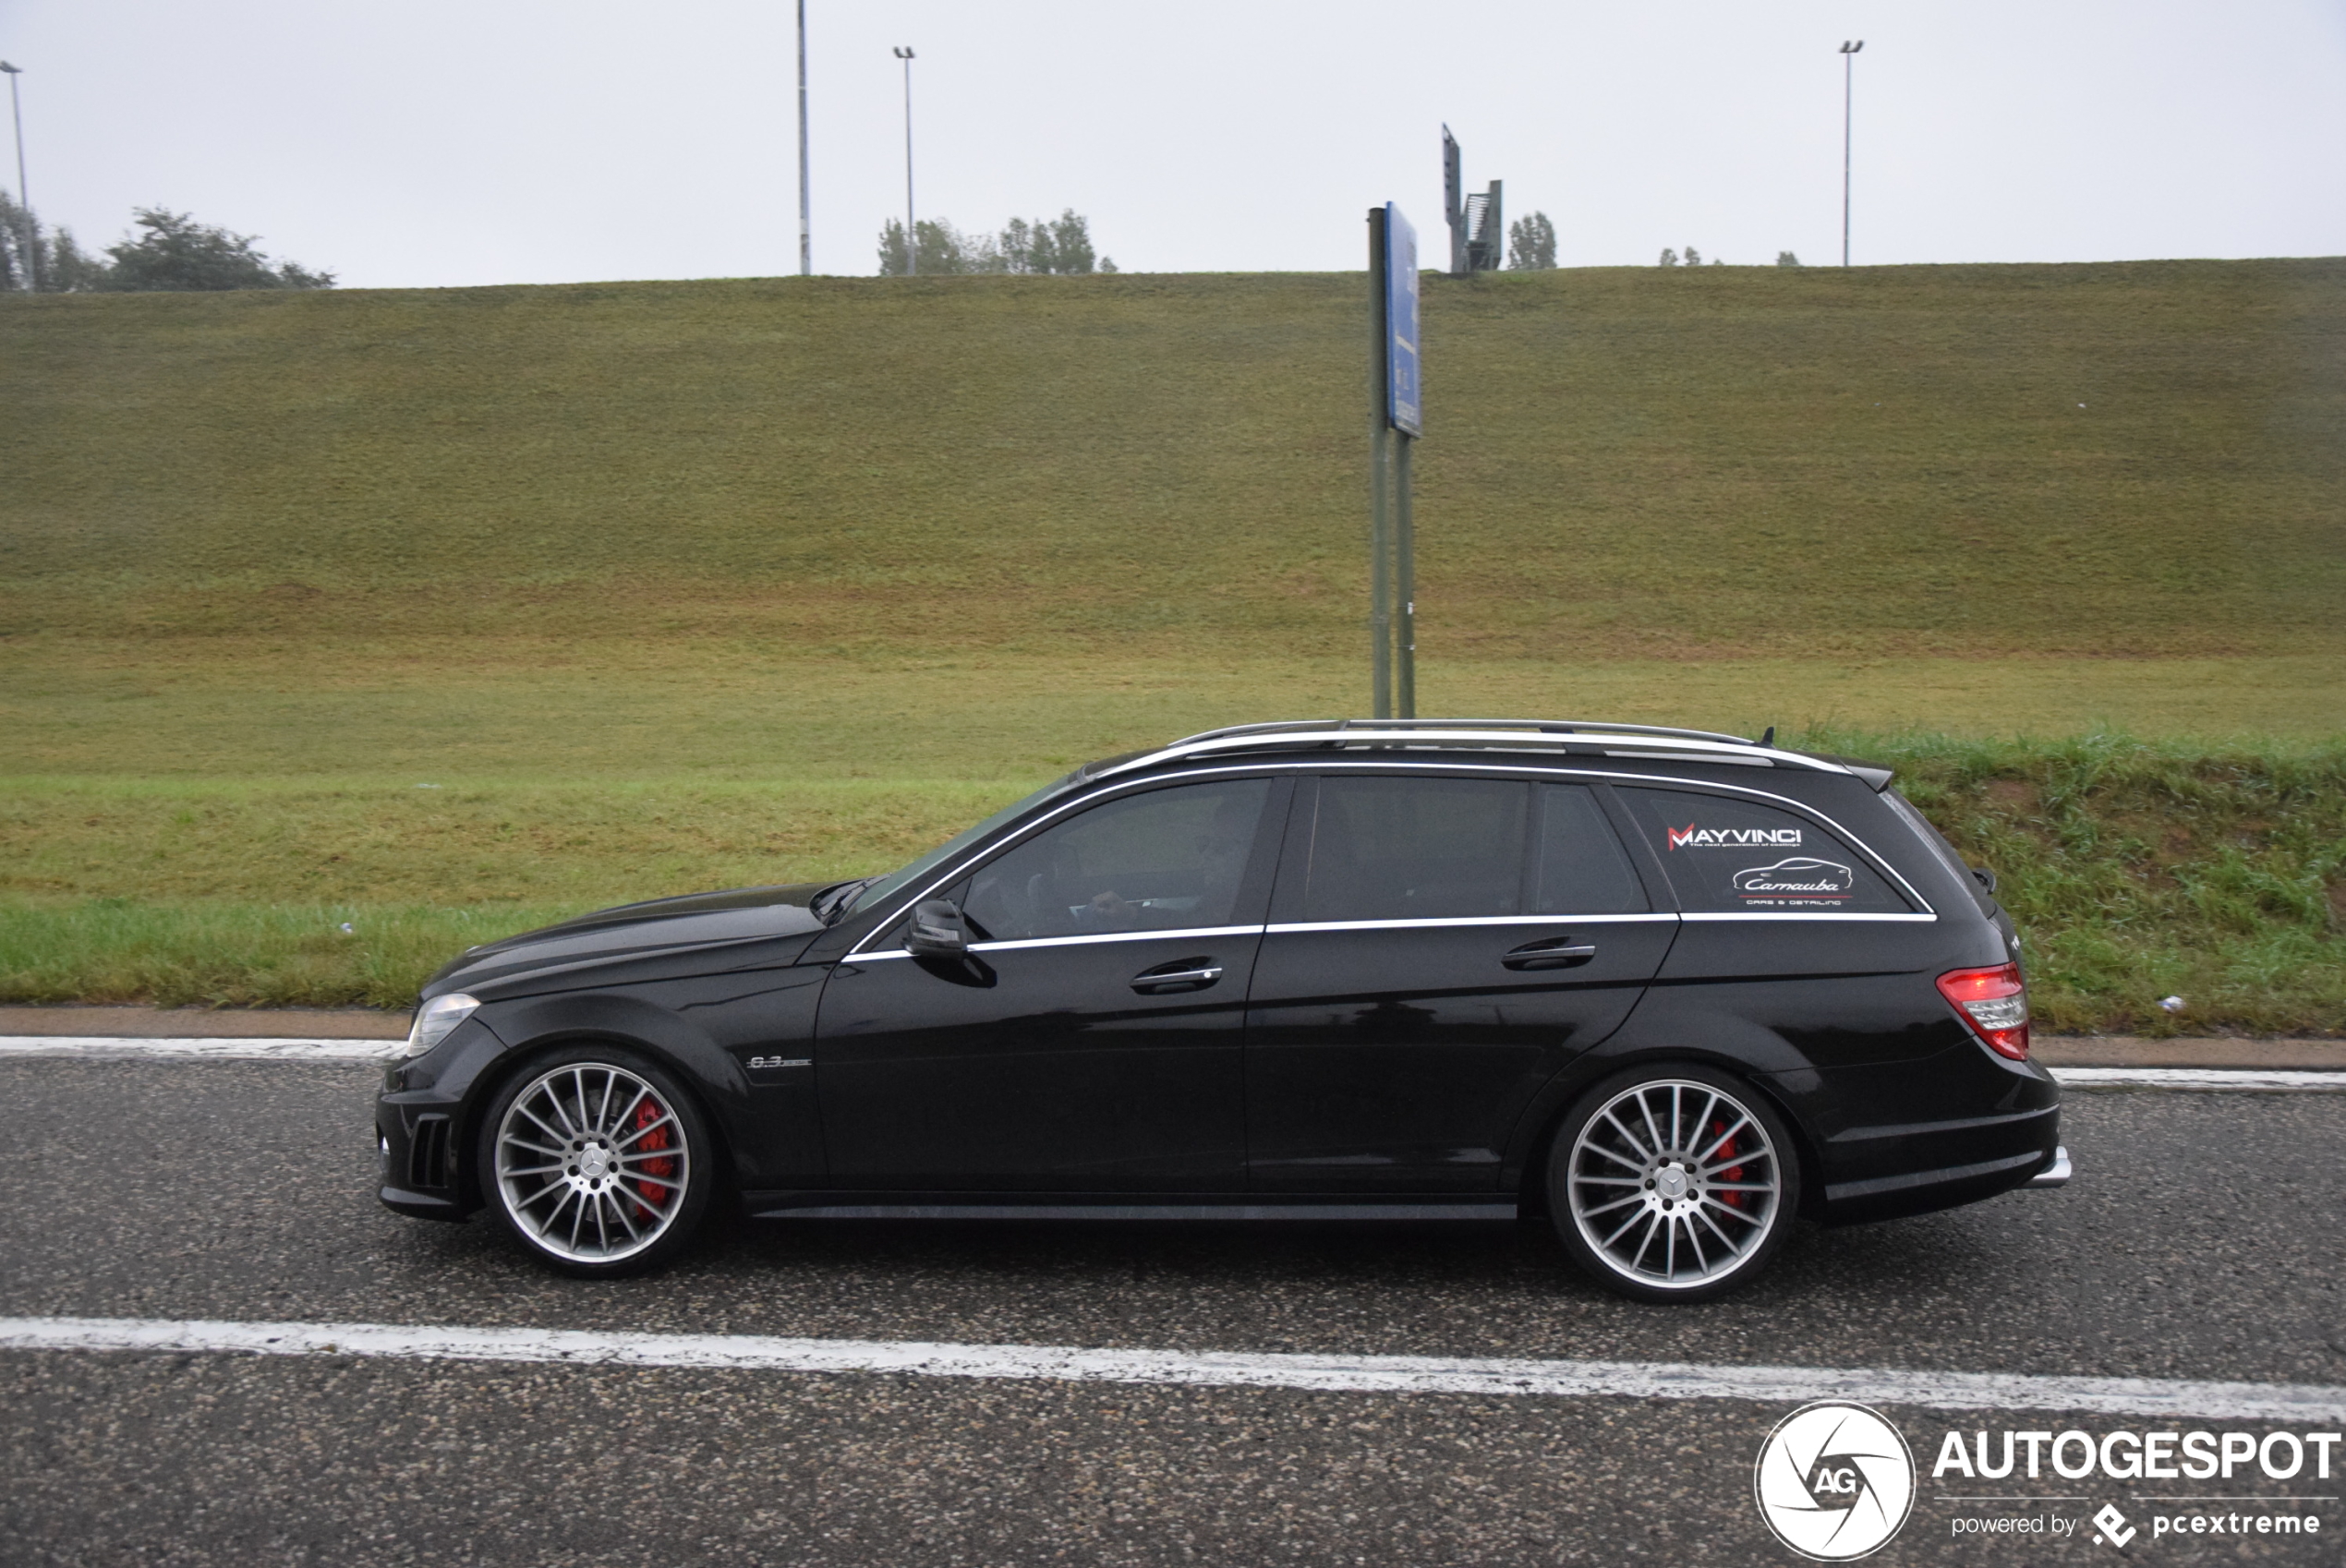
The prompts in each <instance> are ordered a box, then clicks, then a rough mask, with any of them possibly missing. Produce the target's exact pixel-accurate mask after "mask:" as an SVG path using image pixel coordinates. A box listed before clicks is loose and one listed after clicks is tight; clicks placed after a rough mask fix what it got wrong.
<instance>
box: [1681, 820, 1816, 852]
mask: <svg viewBox="0 0 2346 1568" xmlns="http://www.w3.org/2000/svg"><path fill="white" fill-rule="evenodd" d="M1799 847H1800V829H1798V828H1797V827H1697V826H1695V825H1694V824H1693V823H1691V822H1689V823H1687V825H1686V826H1684V827H1673V828H1672V829H1670V848H1672V849H1674V850H1796V849H1798V848H1799Z"/></svg>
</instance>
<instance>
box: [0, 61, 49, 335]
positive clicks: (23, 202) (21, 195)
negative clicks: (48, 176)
mask: <svg viewBox="0 0 2346 1568" xmlns="http://www.w3.org/2000/svg"><path fill="white" fill-rule="evenodd" d="M0 73H5V74H6V77H7V78H8V116H9V118H10V119H12V120H14V121H15V122H16V127H17V205H18V206H19V207H21V208H23V209H24V225H25V236H24V258H25V259H24V276H25V287H26V288H27V289H29V290H30V291H31V292H32V293H35V294H38V293H40V292H41V224H40V223H38V222H37V221H36V220H35V219H34V218H33V215H32V191H31V189H30V187H27V186H26V184H25V183H24V104H23V103H22V102H20V101H19V100H18V97H17V78H18V77H20V76H22V75H24V67H22V66H12V65H10V64H8V62H7V61H6V60H0Z"/></svg>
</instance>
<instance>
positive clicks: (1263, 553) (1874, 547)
mask: <svg viewBox="0 0 2346 1568" xmlns="http://www.w3.org/2000/svg"><path fill="white" fill-rule="evenodd" d="M1361 308H1362V284H1361V282H1360V279H1359V278H1358V277H1357V276H1341V275H1311V274H1269V275H1233V276H1194V277H1192V276H1179V277H1167V276H1144V275H1126V276H1115V277H1095V278H1025V279H1022V278H1008V277H1002V278H940V279H779V280H744V281H735V282H710V283H635V284H597V285H591V286H589V285H581V286H573V287H554V288H502V289H465V290H415V291H373V292H368V291H333V292H326V293H316V294H303V293H293V294H267V293H249V294H228V295H209V296H199V295H115V296H104V295H93V296H23V297H11V298H7V299H0V406H5V407H6V408H7V410H8V418H7V419H6V421H5V422H0V470H5V471H6V473H7V474H8V476H9V481H8V485H7V487H6V496H5V499H4V500H0V506H4V507H5V508H6V513H5V515H6V527H5V528H4V529H0V627H5V628H6V630H7V631H8V632H9V633H12V634H14V635H15V636H18V637H19V638H21V637H24V636H28V635H37V636H41V637H54V638H67V639H79V638H86V637H92V636H96V637H104V636H107V635H109V634H111V635H115V636H132V637H137V638H139V639H141V640H151V639H153V638H155V637H157V636H168V635H170V634H174V633H177V634H182V635H194V636H202V635H207V634H215V633H224V632H226V633H240V634H241V633H250V632H253V631H255V630H256V629H257V630H260V631H262V632H265V633H270V634H273V635H276V636H279V637H281V638H284V639H289V640H291V641H293V642H296V643H309V642H314V643H321V644H326V645H345V646H346V645H349V644H351V643H352V642H353V641H361V642H367V643H370V644H378V643H379V644H383V645H401V646H406V647H417V648H428V647H429V646H430V643H429V641H427V639H436V638H440V637H446V636H453V637H455V638H457V639H458V640H460V641H461V640H462V639H464V638H466V637H467V636H471V635H476V634H478V633H482V632H485V631H507V632H510V631H514V630H520V631H525V632H530V633H543V634H547V635H550V636H554V637H558V638H562V639H565V640H581V639H583V640H594V639H615V640H628V639H635V638H643V637H667V638H675V637H678V636H685V635H693V636H710V635H714V636H720V637H724V638H727V639H731V640H732V643H733V645H735V646H737V647H738V648H740V649H742V650H744V651H749V652H755V651H756V650H758V649H764V650H767V651H769V652H770V651H776V650H783V651H791V650H794V651H798V652H817V651H823V650H833V651H836V650H842V649H869V648H880V649H887V650H892V651H898V652H907V651H909V652H913V653H915V654H922V655H933V654H936V653H937V652H939V651H953V652H962V651H970V650H980V649H991V650H1004V651H1009V652H1013V653H1018V654H1023V655H1053V654H1064V653H1068V652H1070V651H1080V652H1084V653H1109V654H1118V653H1122V654H1126V655H1130V654H1133V653H1144V654H1146V655H1147V656H1149V657H1175V658H1179V659H1180V660H1183V661H1185V662H1191V663H1203V662H1210V660H1211V659H1212V657H1215V656H1217V655H1220V654H1225V653H1229V652H1234V651H1236V652H1241V653H1243V654H1244V655H1246V656H1250V657H1281V658H1284V657H1298V656H1308V655H1321V656H1325V655H1330V654H1346V655H1348V654H1349V653H1350V651H1351V649H1352V647H1353V645H1354V644H1355V643H1356V642H1357V641H1358V633H1357V630H1356V628H1357V626H1358V623H1359V620H1360V608H1361V602H1362V598H1363V593H1364V568H1363V565H1362V562H1361V555H1362V551H1361V548H1360V537H1361V534H1362V531H1363V530H1362V513H1363V510H1364V504H1365V501H1364V494H1365V486H1364V484H1363V475H1362V466H1363V461H1364V448H1365V442H1364V441H1363V440H1362V439H1361V438H1362V434H1363V432H1362V429H1361V425H1362V418H1361V409H1360V403H1361V381H1362V375H1361V366H1360V360H1361V355H1362V348H1361V343H1360V338H1361V332H1360V311H1361ZM2342 334H2346V262H2340V261H2335V260H2314V261H2227V262H2212V261H2210V262H2139V263H2125V264H2113V265H2105V266H2010V267H1906V268H1878V269H1863V268H1861V269H1856V270H1843V269H1837V268H1835V269H1824V268H1820V269H1814V270H1795V269H1789V268H1784V269H1779V268H1731V267H1722V268H1703V269H1699V270H1670V271H1665V270H1663V269H1660V268H1640V269H1626V268H1624V269H1590V270H1580V271H1553V272H1544V273H1522V274H1485V275H1482V276H1481V277H1478V278H1476V279H1474V280H1472V281H1470V282H1467V283H1452V282H1450V281H1448V280H1444V279H1438V278H1430V279H1429V280H1428V286H1427V292H1426V296H1425V317H1424V329H1423V335H1424V341H1425V352H1426V403H1427V407H1428V410H1429V419H1430V421H1431V423H1430V425H1429V434H1428V438H1427V440H1425V441H1424V443H1423V445H1422V448H1421V452H1420V454H1419V459H1418V481H1419V491H1418V516H1419V523H1420V529H1421V542H1420V555H1419V565H1420V577H1421V581H1420V591H1419V604H1420V610H1421V621H1420V632H1421V643H1422V646H1423V649H1424V652H1425V656H1426V657H1427V658H1428V659H1429V660H1439V659H1443V658H1459V657H1477V658H1481V659H1486V660H1496V659H1506V658H1514V657H1530V658H1540V659H1556V658H1572V659H1591V658H1622V657H1696V656H1710V657H1727V656H1733V657H1757V656H1765V655H1777V656H1784V657H1803V658H1813V657H1851V656H1859V657H1879V656H1885V655H1929V654H1943V655H1957V656H1966V657H1993V656H2008V655H2024V656H2042V655H2049V654H2052V655H2062V654H2067V655H2078V656H2085V657H2110V656H2113V655H2123V656H2132V657H2176V656H2191V657H2225V656H2240V655H2259V654H2262V655H2292V656H2293V655H2302V654H2306V653H2328V654H2337V653H2340V652H2346V446H2341V443H2340V441H2339V440H2338V439H2337V438H2338V433H2339V431H2340V428H2341V427H2346V356H2341V355H2340V350H2339V344H2340V339H2341V335H2342ZM453 657H455V659H456V660H457V661H458V662H460V663H461V662H462V660H463V658H464V655H463V653H462V652H461V651H460V650H459V651H457V652H456V653H455V654H454V656H453Z"/></svg>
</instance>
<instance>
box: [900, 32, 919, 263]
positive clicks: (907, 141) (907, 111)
mask: <svg viewBox="0 0 2346 1568" xmlns="http://www.w3.org/2000/svg"><path fill="white" fill-rule="evenodd" d="M896 57H897V58H898V59H900V60H901V61H903V62H904V273H905V275H906V276H907V277H913V278H917V277H919V276H920V275H921V240H920V233H919V231H918V230H917V229H916V228H915V227H914V226H913V51H912V50H911V49H910V48H905V47H900V48H899V49H898V50H897V51H896Z"/></svg>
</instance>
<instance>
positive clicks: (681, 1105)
mask: <svg viewBox="0 0 2346 1568" xmlns="http://www.w3.org/2000/svg"><path fill="white" fill-rule="evenodd" d="M715 1164H716V1161H715V1150H714V1148H713V1146H712V1144H711V1141H710V1140H709V1137H708V1134H707V1128H706V1124H705V1123H704V1122H703V1121H702V1119H701V1116H700V1113H699V1111H698V1110H697V1108H695V1105H694V1104H693V1103H692V1100H691V1099H690V1097H688V1096H687V1095H685V1094H684V1093H683V1091H682V1090H681V1089H680V1088H679V1086H678V1085H677V1084H676V1082H675V1080H673V1079H672V1078H671V1077H670V1075H669V1074H668V1073H666V1072H665V1071H663V1070H661V1069H660V1068H659V1067H658V1066H656V1065H655V1064H653V1063H652V1062H650V1061H648V1060H647V1059H646V1058H644V1057H643V1056H640V1055H636V1054H635V1052H632V1051H626V1050H622V1049H619V1048H617V1047H614V1046H610V1045H603V1044H593V1045H583V1046H574V1047H569V1048H566V1049H563V1050H560V1051H557V1052H555V1053H554V1054H552V1055H549V1056H546V1057H543V1058H541V1059H539V1060H538V1061H536V1062H533V1063H531V1064H530V1066H529V1067H528V1068H527V1069H526V1070H525V1071H523V1072H522V1073H520V1074H518V1075H517V1076H516V1077H515V1078H514V1080H513V1081H512V1082H511V1083H509V1084H507V1085H506V1086H505V1088H504V1089H503V1091H502V1092H500V1093H499V1094H498V1095H497V1097H496V1098H495V1100H494V1101H492V1102H491V1103H490V1107H489V1114H488V1116H485V1117H484V1118H483V1119H482V1123H481V1150H480V1165H479V1169H480V1172H481V1176H482V1181H481V1185H482V1187H483V1188H486V1189H487V1193H488V1197H489V1206H490V1209H492V1210H493V1211H495V1212H496V1214H497V1217H498V1218H499V1219H501V1220H502V1221H503V1222H504V1224H505V1228H506V1229H508V1230H510V1231H512V1232H513V1234H514V1236H515V1237H516V1238H517V1239H518V1240H519V1241H520V1242H521V1244H522V1245H523V1247H525V1248H527V1249H528V1250H529V1251H531V1252H532V1253H534V1254H536V1255H537V1256H538V1258H539V1259H540V1260H543V1261H545V1262H547V1263H549V1264H550V1265H552V1266H553V1267H554V1268H556V1269H559V1270H561V1271H562V1272H564V1273H571V1274H581V1275H587V1276H610V1275H614V1274H630V1273H638V1272H643V1271H645V1270H648V1269H653V1268H658V1267H659V1266H660V1265H661V1264H663V1263H665V1262H667V1261H668V1260H670V1259H671V1258H673V1257H674V1256H675V1255H676V1253H677V1252H678V1251H680V1250H681V1249H682V1248H683V1247H684V1246H685V1244H686V1243H687V1242H689V1241H690V1240H691V1239H692V1236H693V1232H694V1231H695V1229H696V1228H698V1226H699V1224H700V1221H701V1218H702V1216H703V1214H704V1213H705V1212H707V1208H708V1195H709V1188H710V1186H711V1184H712V1182H713V1180H714V1174H715Z"/></svg>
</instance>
